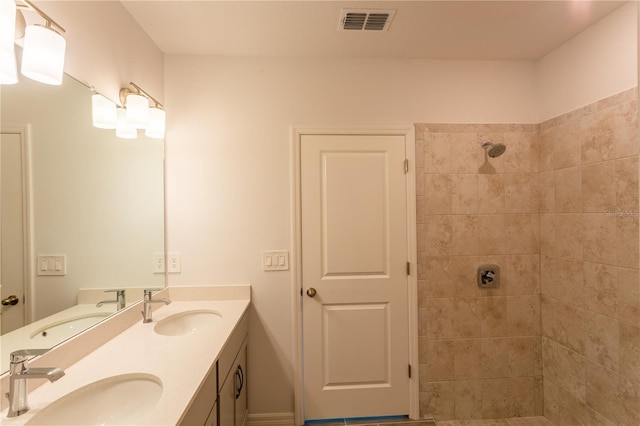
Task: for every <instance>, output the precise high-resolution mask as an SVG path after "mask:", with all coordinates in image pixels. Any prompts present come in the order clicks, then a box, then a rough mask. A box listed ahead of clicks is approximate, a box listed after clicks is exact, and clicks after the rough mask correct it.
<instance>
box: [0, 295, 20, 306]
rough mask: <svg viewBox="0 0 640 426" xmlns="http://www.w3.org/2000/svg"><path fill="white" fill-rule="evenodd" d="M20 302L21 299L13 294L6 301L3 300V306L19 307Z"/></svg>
mask: <svg viewBox="0 0 640 426" xmlns="http://www.w3.org/2000/svg"><path fill="white" fill-rule="evenodd" d="M19 301H20V299H18V297H17V296H16V295H15V294H12V295H11V296H9V297H7V298H6V299H2V306H9V305H11V306H13V305H17V304H18V302H19Z"/></svg>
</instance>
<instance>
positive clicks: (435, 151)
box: [423, 132, 453, 173]
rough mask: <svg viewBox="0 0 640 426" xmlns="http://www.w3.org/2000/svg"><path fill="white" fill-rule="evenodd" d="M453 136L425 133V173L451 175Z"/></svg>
mask: <svg viewBox="0 0 640 426" xmlns="http://www.w3.org/2000/svg"><path fill="white" fill-rule="evenodd" d="M452 136H453V135H451V134H448V133H429V132H426V133H425V137H424V144H423V150H424V152H423V158H424V171H425V173H451V139H452Z"/></svg>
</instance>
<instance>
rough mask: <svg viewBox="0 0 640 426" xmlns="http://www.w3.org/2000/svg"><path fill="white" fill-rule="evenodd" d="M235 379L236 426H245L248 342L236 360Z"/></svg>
mask: <svg viewBox="0 0 640 426" xmlns="http://www.w3.org/2000/svg"><path fill="white" fill-rule="evenodd" d="M234 379H235V395H234V398H235V401H234V405H235V413H236V421H235V426H244V424H245V421H246V418H247V342H246V340H245V342H244V344H243V345H242V348H240V352H238V357H237V358H236V371H235V374H234Z"/></svg>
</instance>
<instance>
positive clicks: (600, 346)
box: [584, 311, 620, 371]
mask: <svg viewBox="0 0 640 426" xmlns="http://www.w3.org/2000/svg"><path fill="white" fill-rule="evenodd" d="M585 321H586V322H585V351H584V355H585V357H587V358H589V359H590V360H592V361H595V362H597V363H598V364H600V365H603V366H605V367H607V368H608V369H610V370H613V371H618V363H619V360H620V352H619V350H620V338H619V333H618V331H619V323H618V320H616V319H614V318H611V317H607V316H604V315H600V314H596V313H593V312H589V311H586V318H585Z"/></svg>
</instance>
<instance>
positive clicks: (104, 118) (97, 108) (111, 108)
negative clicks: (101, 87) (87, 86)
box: [91, 93, 118, 129]
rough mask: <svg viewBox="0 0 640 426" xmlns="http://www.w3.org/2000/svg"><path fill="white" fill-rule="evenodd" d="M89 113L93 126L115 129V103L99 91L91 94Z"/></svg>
mask: <svg viewBox="0 0 640 426" xmlns="http://www.w3.org/2000/svg"><path fill="white" fill-rule="evenodd" d="M91 114H92V117H93V127H97V128H98V129H115V128H116V121H117V116H118V115H117V113H116V104H114V103H113V102H111V101H110V100H109V99H107V98H105V97H104V96H102V95H101V94H99V93H96V94H94V95H93V96H91Z"/></svg>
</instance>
